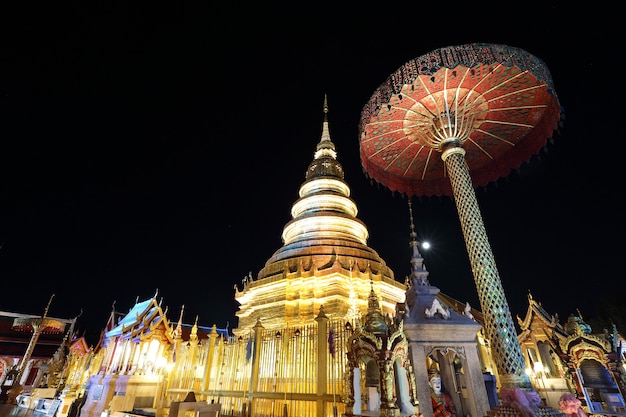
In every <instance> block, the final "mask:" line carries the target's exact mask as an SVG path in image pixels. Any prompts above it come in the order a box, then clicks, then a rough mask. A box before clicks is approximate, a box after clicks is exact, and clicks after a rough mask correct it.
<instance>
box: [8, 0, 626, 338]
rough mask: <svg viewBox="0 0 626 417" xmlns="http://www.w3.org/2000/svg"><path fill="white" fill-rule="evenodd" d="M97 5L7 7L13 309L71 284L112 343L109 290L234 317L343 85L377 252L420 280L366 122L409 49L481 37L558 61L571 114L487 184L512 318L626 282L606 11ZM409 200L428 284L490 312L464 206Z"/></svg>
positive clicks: (614, 42)
mask: <svg viewBox="0 0 626 417" xmlns="http://www.w3.org/2000/svg"><path fill="white" fill-rule="evenodd" d="M87 3H88V4H87V5H83V4H79V3H75V4H72V5H69V4H67V3H61V4H58V3H55V4H52V3H50V4H47V5H40V6H38V8H29V7H27V6H28V5H26V4H24V5H23V7H24V9H23V10H15V11H12V13H10V14H8V13H4V14H3V20H4V21H5V22H4V24H3V31H4V35H3V36H2V40H1V41H0V42H2V52H3V54H2V67H1V68H0V74H1V78H0V93H1V95H0V98H1V100H0V106H1V107H0V129H1V130H0V135H1V139H0V244H1V245H2V247H1V249H0V283H1V284H0V285H1V287H0V288H1V298H0V311H12V312H20V313H28V314H42V313H43V311H44V309H45V306H46V304H47V302H48V300H49V298H50V297H51V295H52V294H55V297H54V299H53V301H52V305H51V308H50V311H49V315H51V316H53V317H59V318H73V317H76V316H78V315H79V314H81V310H82V315H81V316H80V318H79V320H78V330H79V331H80V332H84V334H85V335H86V336H87V337H88V341H89V342H90V343H94V344H95V342H96V341H97V337H98V335H99V333H100V330H101V329H102V328H103V327H104V325H105V323H106V320H107V317H108V314H109V312H110V310H111V306H112V305H113V303H115V306H116V309H117V310H119V311H122V312H123V311H128V309H130V308H131V307H132V305H133V304H134V303H135V301H136V300H137V298H139V300H144V299H147V298H149V297H151V296H152V295H154V294H155V293H156V292H157V291H158V293H159V297H162V298H163V304H162V305H163V307H167V308H168V316H169V318H170V320H172V321H173V322H174V321H177V320H178V317H179V315H180V312H181V308H182V306H183V305H184V306H185V307H184V308H185V311H184V321H185V322H188V323H192V322H193V321H194V320H195V317H196V316H198V317H199V323H200V324H202V325H207V326H211V325H213V324H215V325H217V326H218V327H220V328H223V327H226V326H229V327H230V328H234V327H236V325H237V319H236V317H235V312H236V310H237V303H236V302H235V301H234V290H233V285H235V284H239V285H240V287H241V280H242V278H243V277H244V276H245V275H247V274H248V273H249V272H250V271H251V272H252V274H253V275H254V276H256V274H257V272H258V271H259V270H260V269H261V268H262V267H263V265H264V264H265V261H266V260H267V259H268V258H269V257H270V256H271V255H272V254H273V253H274V251H276V250H277V249H279V248H280V247H281V246H282V241H281V238H280V236H281V233H282V229H283V226H284V225H285V224H286V223H287V222H288V221H289V220H290V218H291V217H290V209H291V206H292V204H293V203H294V202H295V201H296V199H297V198H298V188H299V186H300V185H301V183H302V182H303V181H304V179H305V172H306V168H307V166H308V164H309V163H310V162H311V160H312V158H313V152H314V150H315V146H316V145H317V143H318V141H319V139H320V135H321V128H322V120H323V113H322V107H323V101H324V95H325V94H326V95H327V97H328V105H329V114H328V119H329V123H330V134H331V138H332V140H333V142H334V143H335V145H336V148H337V152H338V159H339V161H340V162H341V163H342V165H343V167H344V170H345V173H346V177H345V179H346V180H347V182H348V184H349V185H350V187H351V189H352V197H353V199H354V200H355V201H356V204H357V207H358V208H359V214H358V217H359V218H360V219H361V220H363V221H364V222H365V224H366V225H367V226H368V229H369V232H370V239H369V241H368V244H369V246H370V247H372V248H374V249H375V250H376V251H377V252H378V253H379V255H380V256H381V257H382V258H383V259H384V260H386V262H387V263H388V265H389V266H390V267H391V268H392V269H393V270H394V272H395V274H396V279H397V280H399V281H404V277H405V276H406V275H408V274H409V273H410V263H409V260H410V255H411V252H410V248H409V233H410V229H409V213H408V206H407V200H406V198H405V197H403V196H401V195H399V194H394V193H392V192H390V191H388V190H387V189H385V188H384V187H382V186H378V185H377V184H376V183H373V184H372V183H370V181H369V180H368V178H367V177H366V176H365V174H364V173H363V170H362V168H361V165H360V161H359V148H358V122H359V118H360V113H361V110H362V108H363V106H364V105H365V104H366V102H367V101H368V99H369V97H370V96H371V94H372V93H373V92H374V90H375V89H376V88H377V87H378V86H379V85H380V84H381V83H382V82H384V81H385V79H386V78H387V76H388V75H389V74H390V73H392V72H393V71H395V70H396V69H397V68H398V67H400V66H401V65H402V64H404V63H405V62H406V61H408V60H410V59H412V58H415V57H418V56H420V55H423V54H425V53H428V52H430V51H431V50H434V49H438V48H441V47H445V46H451V45H457V44H466V43H473V42H485V43H500V44H506V45H510V46H514V47H518V48H522V49H525V50H526V51H528V52H529V53H531V54H533V55H535V56H537V57H539V58H540V59H542V60H543V61H544V62H545V63H546V65H547V66H548V68H549V70H550V72H551V74H552V78H553V81H554V86H555V88H556V91H557V94H558V97H559V100H560V103H561V105H562V106H563V108H564V115H565V120H564V123H563V126H562V127H561V128H560V129H559V131H558V132H555V133H554V137H553V139H552V140H551V141H549V142H548V144H547V147H546V149H545V151H544V152H542V153H541V154H540V155H538V156H536V157H533V158H532V159H531V160H530V161H529V162H528V163H527V164H524V165H523V166H521V167H520V168H519V169H517V170H513V171H512V173H511V174H510V175H509V176H508V177H506V178H503V179H500V180H498V181H497V182H495V183H493V184H490V185H489V186H487V187H485V188H480V189H478V190H477V196H478V201H479V205H480V207H481V210H482V214H483V218H484V221H485V227H486V229H487V234H488V236H489V240H490V242H491V244H492V249H493V252H494V255H495V259H496V262H497V266H498V269H499V271H500V277H501V279H502V284H503V287H504V289H505V293H506V297H507V299H508V302H509V305H510V307H511V311H512V314H513V317H515V315H522V316H523V314H524V313H525V311H526V308H527V294H528V291H530V292H531V293H532V295H533V296H534V298H535V299H537V300H539V301H541V302H542V304H543V306H544V307H545V308H546V310H548V311H549V312H551V313H558V314H559V316H560V318H561V321H564V320H565V319H566V318H567V316H569V315H570V314H571V313H575V312H576V310H577V309H579V310H580V312H581V313H582V314H583V317H585V318H587V317H589V316H593V314H594V312H595V308H596V306H597V305H598V303H599V302H600V300H602V298H603V296H604V294H606V293H607V292H609V293H612V294H615V293H619V292H623V291H625V290H626V280H625V279H624V278H625V276H624V275H625V274H624V267H623V257H624V252H625V251H624V249H625V245H624V239H623V236H624V235H625V232H626V231H625V227H624V212H625V210H624V188H625V187H624V185H623V183H624V182H623V172H622V171H623V168H622V166H623V165H622V164H623V160H624V156H623V155H624V133H623V121H624V120H623V119H624V110H625V109H624V105H623V104H622V100H623V97H622V96H623V91H622V90H623V87H622V85H623V82H622V81H621V79H622V78H623V76H624V75H623V74H622V73H621V71H623V68H624V65H623V64H624V55H623V45H622V44H621V43H618V40H619V39H620V36H618V35H617V29H615V28H614V27H615V26H612V22H611V20H612V17H611V15H612V13H611V10H612V9H611V8H608V9H605V8H604V7H603V6H602V5H601V2H592V3H590V4H587V5H585V6H584V8H583V6H581V5H578V4H576V5H574V4H573V2H567V1H536V2H508V3H507V6H506V10H505V9H504V8H505V6H504V5H503V3H502V2H493V3H488V2H481V3H479V2H473V3H472V4H471V5H469V4H468V5H465V6H462V7H454V6H452V5H451V4H449V3H446V4H444V3H429V4H425V3H420V2H398V3H395V4H394V2H383V3H378V5H377V6H376V7H374V6H373V5H372V6H367V5H363V4H361V5H360V6H359V8H358V9H356V8H353V9H348V8H346V9H343V10H337V9H336V8H337V6H327V5H325V4H324V3H323V2H315V3H314V6H307V5H306V4H305V3H298V5H297V6H296V5H295V4H293V5H292V6H289V7H276V6H268V5H266V4H264V3H262V2H260V3H252V4H249V5H246V4H245V3H237V4H235V2H220V3H233V4H232V5H225V4H220V5H214V4H210V3H216V2H204V3H201V2H199V1H198V2H190V3H188V4H187V3H178V2H174V3H172V4H170V5H168V6H165V7H164V6H162V5H157V4H154V3H152V4H147V5H144V6H139V5H136V4H135V3H129V4H121V5H117V6H115V5H107V4H106V3H105V4H100V5H97V4H93V2H87ZM466 3H468V2H466ZM13 6H14V7H15V5H13ZM17 7H22V6H19V5H18V6H17ZM598 22H602V24H598ZM618 126H619V128H618ZM618 170H619V172H618ZM413 211H414V219H415V225H416V229H417V232H418V234H419V236H420V239H422V240H429V241H430V242H431V243H432V245H433V248H432V249H431V250H429V251H428V252H423V255H424V258H425V265H426V268H427V269H428V270H429V271H430V275H429V280H430V282H431V284H432V285H436V286H438V287H439V288H440V289H441V290H442V292H444V293H446V294H448V295H450V296H452V297H454V298H456V299H458V300H460V301H463V302H465V301H468V302H470V304H471V305H472V306H473V307H476V308H480V307H479V303H478V297H477V295H476V290H475V286H474V282H473V278H472V275H471V272H470V269H469V261H468V258H467V254H466V251H465V245H464V243H463V238H462V234H461V229H460V224H459V221H458V217H457V214H456V209H455V207H454V204H453V201H452V199H451V198H448V197H445V198H437V197H435V198H419V199H418V198H414V199H413ZM594 330H599V329H594Z"/></svg>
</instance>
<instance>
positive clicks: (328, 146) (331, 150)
mask: <svg viewBox="0 0 626 417" xmlns="http://www.w3.org/2000/svg"><path fill="white" fill-rule="evenodd" d="M323 156H331V157H332V158H334V159H336V158H337V152H335V144H334V143H333V142H332V141H331V140H330V129H329V128H328V96H327V95H326V94H324V121H323V122H322V137H321V138H320V143H318V144H317V152H315V159H319V158H321V157H323Z"/></svg>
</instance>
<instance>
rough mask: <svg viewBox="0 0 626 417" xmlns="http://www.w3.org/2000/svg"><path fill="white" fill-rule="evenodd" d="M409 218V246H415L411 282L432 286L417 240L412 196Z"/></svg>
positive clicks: (412, 283)
mask: <svg viewBox="0 0 626 417" xmlns="http://www.w3.org/2000/svg"><path fill="white" fill-rule="evenodd" d="M408 201H409V220H410V223H411V242H410V243H409V246H411V248H413V253H412V255H411V275H410V277H409V282H410V283H411V285H421V286H430V282H428V271H427V270H426V267H425V266H424V258H423V257H422V254H421V253H420V251H419V242H418V240H417V233H416V232H415V225H414V224H413V206H412V205H411V198H410V197H409V199H408Z"/></svg>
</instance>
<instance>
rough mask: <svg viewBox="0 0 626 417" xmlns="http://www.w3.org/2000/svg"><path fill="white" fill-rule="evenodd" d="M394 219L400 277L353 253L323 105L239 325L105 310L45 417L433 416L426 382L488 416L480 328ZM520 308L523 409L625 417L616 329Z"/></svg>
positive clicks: (361, 234) (358, 233)
mask: <svg viewBox="0 0 626 417" xmlns="http://www.w3.org/2000/svg"><path fill="white" fill-rule="evenodd" d="M408 213H409V215H408V216H407V217H408V219H409V222H407V223H408V224H409V225H410V229H409V231H410V233H408V234H407V236H408V239H407V241H408V242H409V244H410V245H411V247H412V254H411V257H410V259H407V264H410V273H409V274H408V275H407V276H406V277H403V279H401V280H398V279H397V278H396V277H395V276H394V272H393V271H392V270H391V269H390V268H389V267H388V266H387V264H386V262H385V261H384V260H383V259H382V258H381V257H380V256H379V255H378V253H377V252H376V250H374V249H373V248H370V247H369V246H368V245H367V239H368V237H369V235H368V229H367V227H366V225H365V224H364V223H363V222H362V221H361V220H359V218H358V209H357V204H356V202H355V201H353V200H352V199H351V197H350V187H349V185H348V183H347V182H346V180H345V178H344V172H343V169H342V166H341V164H340V162H339V161H338V159H337V151H336V149H335V144H334V143H333V141H332V140H331V136H330V129H329V123H328V107H327V105H326V102H325V103H324V119H323V123H322V132H321V138H320V140H319V142H318V143H317V146H316V147H315V149H314V152H313V160H312V162H311V163H310V164H309V166H308V168H307V170H306V173H305V177H304V182H303V183H302V184H301V186H300V188H299V198H298V199H297V200H296V201H295V202H294V203H293V205H292V207H291V215H292V219H291V220H290V221H289V222H288V223H287V224H286V225H285V226H284V227H283V232H282V240H283V246H282V247H280V248H278V249H277V250H276V251H274V252H273V254H270V257H269V259H268V260H267V261H266V263H265V265H264V266H263V267H262V268H261V269H260V271H259V272H258V273H257V274H256V275H255V276H253V275H252V274H250V275H249V276H248V277H246V279H245V280H244V282H243V285H242V286H241V287H239V286H237V285H235V287H234V297H235V300H236V301H238V303H239V310H238V311H237V312H236V316H237V318H238V325H237V327H236V328H234V329H220V328H217V327H216V326H215V325H214V326H202V325H200V324H198V322H199V321H200V318H198V317H195V318H192V319H191V321H188V320H189V319H187V318H185V317H184V308H183V309H181V311H179V312H174V314H176V315H177V316H178V317H177V320H175V321H170V317H169V314H170V312H169V311H168V309H167V308H163V307H162V306H161V301H160V300H159V297H160V294H158V292H157V293H155V294H153V295H151V296H150V297H148V298H147V299H144V300H139V299H138V300H137V303H136V304H135V305H134V306H129V309H128V311H127V312H126V313H123V314H121V313H119V311H117V309H116V308H115V305H114V306H113V308H112V311H111V315H110V319H109V321H108V323H106V324H105V326H104V329H103V335H102V340H101V342H100V343H99V344H98V345H97V346H95V347H91V348H89V349H88V350H85V349H72V346H73V343H78V342H77V341H72V342H71V343H70V342H69V341H68V352H69V353H67V355H66V356H65V357H64V358H63V359H64V360H63V365H62V366H61V367H60V368H59V369H60V370H59V371H58V376H59V377H60V378H61V380H62V381H63V383H62V384H58V385H57V388H56V393H55V399H56V400H57V401H58V402H59V404H57V406H58V408H57V409H56V412H55V416H56V417H66V416H67V417H79V416H80V417H101V416H107V417H108V416H110V415H113V416H114V417H117V416H119V417H123V416H124V415H137V416H155V417H166V416H170V417H184V416H185V414H186V413H187V412H189V411H192V412H194V413H195V412H197V413H198V416H199V417H204V416H209V415H210V414H208V413H209V411H208V405H210V404H219V413H220V415H231V416H235V415H236V416H270V415H283V416H285V417H286V416H300V417H314V416H320V417H321V416H338V415H344V416H350V417H352V416H394V417H397V416H418V415H421V416H424V417H434V416H438V415H439V414H437V413H436V408H437V406H436V404H435V403H434V400H432V393H431V391H430V389H429V381H430V378H431V374H432V373H433V372H436V373H437V374H438V375H440V379H441V383H442V391H443V394H445V395H447V397H449V401H450V403H451V404H453V409H454V410H455V411H454V413H455V414H454V415H455V417H464V416H467V415H471V416H487V415H492V414H490V413H491V412H492V411H491V410H493V408H494V407H495V406H496V405H498V404H499V402H500V401H501V399H500V398H498V389H499V387H500V383H499V375H498V373H497V370H496V367H495V366H494V359H493V352H492V351H491V349H490V343H489V340H488V339H487V338H486V336H485V334H484V326H483V325H484V322H483V320H484V316H483V314H482V313H481V312H480V311H478V310H476V309H474V308H472V307H470V306H469V305H468V304H467V303H466V302H462V301H458V300H454V299H452V298H451V297H449V296H447V295H445V294H444V293H443V292H441V290H440V289H439V288H438V287H436V286H434V285H431V283H430V279H429V273H428V271H427V269H426V266H425V265H424V259H423V258H422V256H421V254H420V252H419V248H418V245H417V239H416V234H415V231H414V227H413V221H414V219H413V218H412V211H411V203H410V201H409V204H408ZM528 301H529V309H528V312H527V314H526V317H525V318H524V319H520V318H518V324H519V326H520V329H521V332H520V334H519V335H518V340H519V343H520V346H521V347H522V352H523V353H524V360H525V361H526V365H527V370H528V375H529V377H530V379H531V382H532V383H533V388H534V389H535V390H536V391H537V392H538V393H539V394H540V395H541V398H542V404H541V405H539V406H538V407H537V410H548V409H549V408H550V407H551V409H557V410H558V407H559V405H558V400H559V397H560V395H561V394H563V393H568V392H571V393H574V394H576V395H577V397H578V398H579V399H580V400H581V402H582V403H583V406H584V409H585V411H587V412H588V414H590V415H591V414H594V415H616V414H619V413H625V410H624V393H625V392H626V389H625V385H624V378H625V371H624V367H623V366H624V355H623V351H622V349H623V347H622V346H623V345H624V344H623V341H622V338H621V336H620V335H619V334H618V333H617V329H615V328H613V329H610V330H607V331H605V332H604V333H601V334H599V335H598V334H593V333H592V332H591V329H590V328H589V327H588V326H587V325H586V324H585V323H584V321H583V320H582V317H581V315H580V313H579V314H578V316H572V317H570V319H568V321H567V322H566V323H565V324H561V323H559V319H558V317H557V316H553V315H550V314H549V313H547V312H546V311H545V310H544V309H543V308H542V307H541V305H540V303H538V302H537V301H536V300H534V299H533V298H532V297H531V296H530V295H529V297H528ZM202 320H210V317H209V318H202ZM0 353H1V352H0ZM0 381H6V372H5V375H1V376H0ZM33 381H39V380H38V379H37V377H33V378H31V379H29V380H28V381H26V380H22V381H21V382H22V385H24V392H23V393H22V394H21V395H22V397H21V398H22V399H24V398H25V397H26V396H28V393H29V392H32V391H33V390H34V389H36V388H38V383H32V384H31V385H28V384H24V382H33ZM190 393H193V395H190ZM443 394H441V395H443ZM438 395H439V394H438ZM191 398H193V400H191ZM431 401H432V402H431ZM29 404H30V403H29ZM24 406H27V407H28V406H29V405H27V401H24ZM119 413H123V414H121V415H120V414H119ZM205 413H206V414H205ZM546 413H547V412H538V413H537V414H538V415H547V414H546ZM511 415H515V413H512V414H511ZM51 417H52V416H51ZM494 417H495V416H494Z"/></svg>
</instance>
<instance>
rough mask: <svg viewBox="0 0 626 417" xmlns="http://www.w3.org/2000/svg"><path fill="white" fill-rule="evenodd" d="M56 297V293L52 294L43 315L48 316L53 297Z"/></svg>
mask: <svg viewBox="0 0 626 417" xmlns="http://www.w3.org/2000/svg"><path fill="white" fill-rule="evenodd" d="M53 298H54V294H52V295H51V296H50V300H48V305H47V306H46V309H45V310H44V312H43V317H47V316H48V310H50V304H52V299H53Z"/></svg>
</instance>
